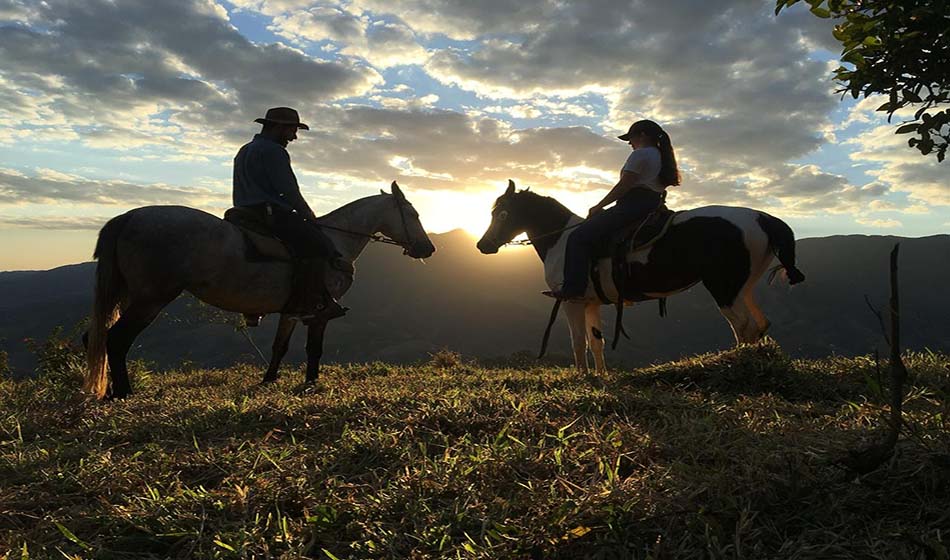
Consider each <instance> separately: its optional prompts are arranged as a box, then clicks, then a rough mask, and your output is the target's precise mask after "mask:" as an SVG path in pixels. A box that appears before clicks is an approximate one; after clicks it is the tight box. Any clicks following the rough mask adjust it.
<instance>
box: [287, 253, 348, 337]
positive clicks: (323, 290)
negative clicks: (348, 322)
mask: <svg viewBox="0 0 950 560" xmlns="http://www.w3.org/2000/svg"><path fill="white" fill-rule="evenodd" d="M325 271H326V262H325V261H324V260H323V259H319V258H309V259H297V260H295V261H294V275H293V286H292V287H291V296H290V299H288V300H287V304H286V305H285V306H284V312H285V313H288V314H291V315H296V316H297V318H298V319H300V320H301V321H303V323H304V324H310V323H313V322H320V321H329V320H331V319H336V318H337V317H342V316H343V315H345V314H346V311H347V308H345V307H343V306H341V305H340V304H339V303H338V302H337V301H336V299H334V298H333V296H332V295H331V294H330V292H329V291H328V290H327V287H326V279H325V277H326V275H325Z"/></svg>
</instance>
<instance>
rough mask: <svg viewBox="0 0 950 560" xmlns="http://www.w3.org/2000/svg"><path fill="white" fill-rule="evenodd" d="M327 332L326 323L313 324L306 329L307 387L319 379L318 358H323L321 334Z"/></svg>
mask: <svg viewBox="0 0 950 560" xmlns="http://www.w3.org/2000/svg"><path fill="white" fill-rule="evenodd" d="M326 330H327V321H320V322H318V323H314V324H312V325H310V327H308V328H307V378H306V383H307V385H312V384H314V383H316V382H317V379H319V377H320V358H321V357H323V333H324V332H326Z"/></svg>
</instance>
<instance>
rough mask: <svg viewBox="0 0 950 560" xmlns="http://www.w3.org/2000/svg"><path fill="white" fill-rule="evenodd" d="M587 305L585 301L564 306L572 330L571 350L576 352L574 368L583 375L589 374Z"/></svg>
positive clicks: (568, 303) (567, 303)
mask: <svg viewBox="0 0 950 560" xmlns="http://www.w3.org/2000/svg"><path fill="white" fill-rule="evenodd" d="M586 307H587V304H586V303H584V302H583V301H566V302H564V305H563V306H562V309H564V314H565V315H566V316H567V324H568V326H569V327H570V329H571V348H572V349H573V350H574V367H575V368H577V370H578V371H580V372H582V373H587V371H588V370H587V332H586V331H587V329H586V328H585V323H586V320H585V318H584V309H585V308H586Z"/></svg>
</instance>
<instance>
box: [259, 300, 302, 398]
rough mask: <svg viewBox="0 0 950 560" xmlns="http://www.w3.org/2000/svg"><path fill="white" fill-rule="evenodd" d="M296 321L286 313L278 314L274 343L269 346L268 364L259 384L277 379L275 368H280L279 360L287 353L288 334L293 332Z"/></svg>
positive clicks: (288, 344)
mask: <svg viewBox="0 0 950 560" xmlns="http://www.w3.org/2000/svg"><path fill="white" fill-rule="evenodd" d="M295 326H297V322H296V321H294V320H292V319H291V318H290V317H289V316H288V315H285V314H283V313H281V314H280V322H278V323H277V332H276V333H275V334H274V344H273V345H272V346H271V352H270V365H268V366H267V371H266V372H264V379H263V380H261V384H265V383H273V382H275V381H277V370H278V368H280V362H281V360H283V359H284V356H286V355H287V348H288V347H289V346H290V335H292V334H294V327H295Z"/></svg>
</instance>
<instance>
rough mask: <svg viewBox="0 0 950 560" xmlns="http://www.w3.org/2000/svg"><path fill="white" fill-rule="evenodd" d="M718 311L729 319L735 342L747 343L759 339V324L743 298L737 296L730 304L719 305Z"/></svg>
mask: <svg viewBox="0 0 950 560" xmlns="http://www.w3.org/2000/svg"><path fill="white" fill-rule="evenodd" d="M719 312H720V313H722V316H723V317H725V318H726V320H727V321H729V325H730V326H731V327H732V333H733V335H735V337H736V344H749V343H752V342H757V341H758V340H759V326H758V325H757V324H756V321H755V318H754V317H753V314H752V312H751V311H750V309H749V308H748V307H747V306H746V304H745V300H744V299H742V298H737V299H736V300H735V302H733V304H732V305H729V306H724V307H720V308H719Z"/></svg>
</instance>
